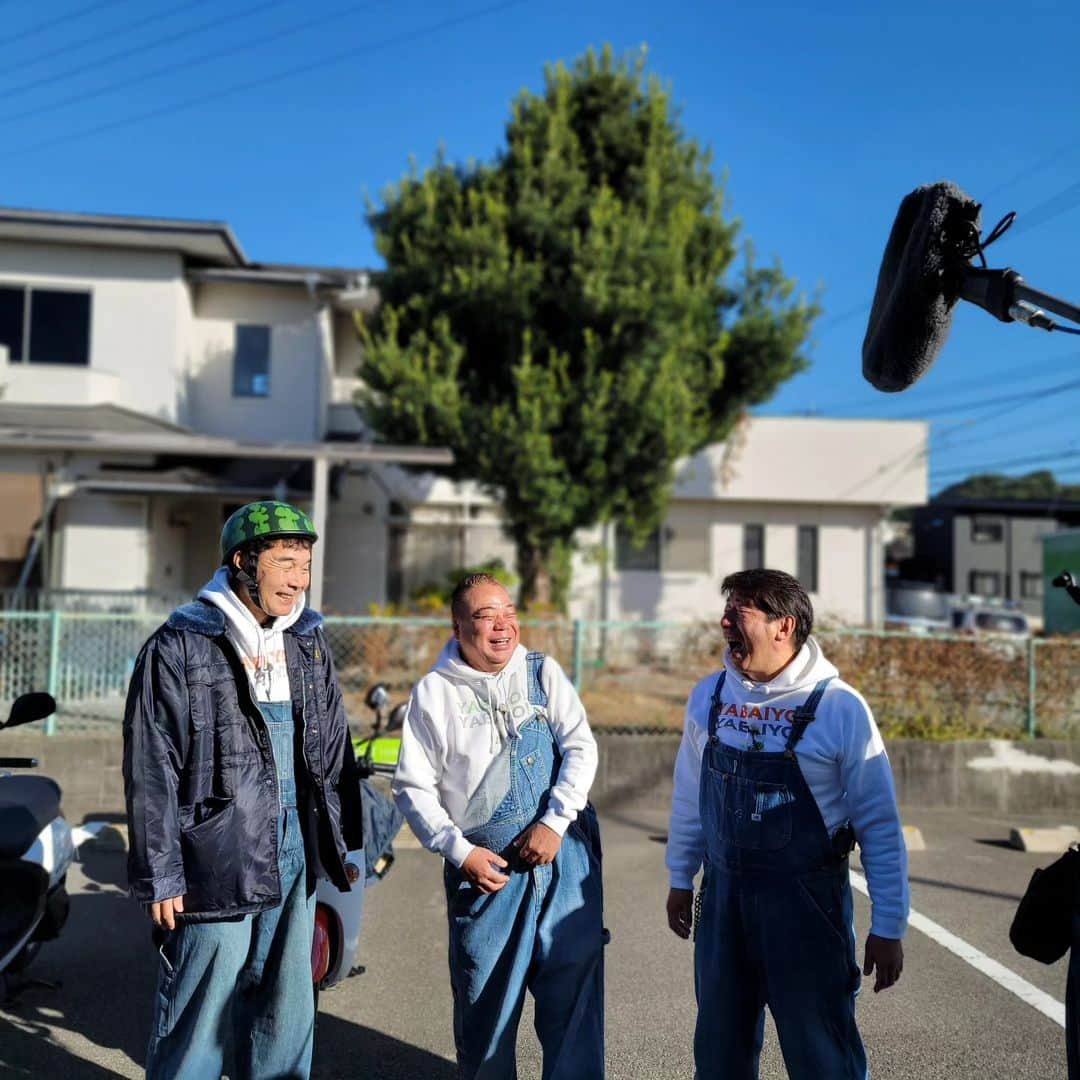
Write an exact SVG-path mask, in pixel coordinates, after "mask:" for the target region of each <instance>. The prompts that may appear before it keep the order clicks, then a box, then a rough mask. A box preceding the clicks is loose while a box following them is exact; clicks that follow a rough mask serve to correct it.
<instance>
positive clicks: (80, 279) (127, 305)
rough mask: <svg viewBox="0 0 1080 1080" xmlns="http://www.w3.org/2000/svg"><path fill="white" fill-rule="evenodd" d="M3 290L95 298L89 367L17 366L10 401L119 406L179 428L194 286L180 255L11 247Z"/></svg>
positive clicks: (10, 372)
mask: <svg viewBox="0 0 1080 1080" xmlns="http://www.w3.org/2000/svg"><path fill="white" fill-rule="evenodd" d="M0 284H3V285H30V286H31V287H33V286H35V285H36V286H39V287H42V288H53V289H71V290H78V291H88V292H89V293H90V294H91V301H90V365H89V368H83V367H78V366H70V365H66V364H11V365H9V366H8V368H7V370H6V371H5V372H4V375H3V382H4V400H5V401H7V402H18V403H23V402H48V403H49V404H53V405H84V404H98V403H103V402H111V403H113V404H117V405H124V406H127V407H128V408H131V409H136V410H138V411H139V412H144V413H149V414H150V415H152V416H156V417H159V418H162V419H165V420H171V421H175V420H176V419H177V410H178V404H179V395H178V393H177V387H178V384H179V383H180V381H181V379H182V376H183V366H184V356H183V351H182V339H181V332H180V327H179V325H178V319H179V312H180V310H181V309H182V306H183V302H184V301H183V296H184V294H186V291H187V286H186V284H185V282H184V278H183V267H182V265H181V259H180V256H179V255H176V254H172V253H169V252H160V251H130V250H120V249H112V248H90V247H76V246H68V245H62V244H35V243H21V242H17V241H7V240H5V242H4V243H3V244H0Z"/></svg>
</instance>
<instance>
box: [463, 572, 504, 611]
mask: <svg viewBox="0 0 1080 1080" xmlns="http://www.w3.org/2000/svg"><path fill="white" fill-rule="evenodd" d="M477 585H498V586H500V587H501V588H504V589H505V588H506V586H505V585H503V583H502V582H501V581H500V580H499V579H498V578H497V577H493V576H492V575H491V574H468V575H466V576H465V577H463V578H462V579H461V580H460V581H459V582H458V583H457V584H456V585H455V586H454V591H453V592H452V593H451V594H450V614H451V616H452V617H453V618H455V619H456V618H457V616H458V612H459V610H460V608H461V606H462V605H463V604H464V602H465V594H466V593H467V592H468V591H469V590H470V589H475V588H476V586H477Z"/></svg>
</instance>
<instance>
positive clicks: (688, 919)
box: [667, 889, 694, 938]
mask: <svg viewBox="0 0 1080 1080" xmlns="http://www.w3.org/2000/svg"><path fill="white" fill-rule="evenodd" d="M693 922H694V890H693V889H671V890H670V891H669V892H668V894H667V924H668V926H670V927H671V929H672V930H673V931H674V932H675V933H676V934H678V935H679V937H681V938H688V937H689V936H690V930H691V927H692V926H693Z"/></svg>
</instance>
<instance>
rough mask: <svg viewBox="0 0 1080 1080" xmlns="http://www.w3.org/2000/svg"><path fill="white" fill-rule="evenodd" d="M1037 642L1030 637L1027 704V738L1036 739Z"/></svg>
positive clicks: (1032, 636)
mask: <svg viewBox="0 0 1080 1080" xmlns="http://www.w3.org/2000/svg"><path fill="white" fill-rule="evenodd" d="M1036 644H1037V642H1036V641H1035V637H1034V635H1031V636H1029V637H1028V649H1027V653H1028V702H1027V737H1028V738H1029V739H1034V738H1035V646H1036Z"/></svg>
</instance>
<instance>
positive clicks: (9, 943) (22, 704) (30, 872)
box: [0, 692, 104, 1000]
mask: <svg viewBox="0 0 1080 1080" xmlns="http://www.w3.org/2000/svg"><path fill="white" fill-rule="evenodd" d="M55 711H56V702H55V700H54V699H53V697H52V695H51V694H46V693H41V692H38V693H33V694H23V695H22V696H21V697H19V698H16V699H15V702H14V704H12V706H11V713H10V715H9V716H8V718H7V720H6V722H5V723H3V724H0V728H3V729H7V728H13V727H18V726H20V725H22V724H29V723H33V721H35V720H43V719H44V718H45V717H46V716H50V715H52V713H54V712H55ZM37 763H38V762H37V758H14V757H0V980H2V982H3V985H4V988H5V994H4V999H5V1000H11V999H13V998H14V997H16V996H17V995H18V994H20V993H21V992H22V991H23V990H25V989H27V988H28V987H30V986H44V987H47V988H50V989H56V987H57V984H55V983H50V982H46V981H45V980H43V979H27V978H25V977H21V976H22V973H23V971H25V969H26V967H27V965H28V964H29V963H30V961H31V960H33V958H34V957H35V956H36V955H37V953H38V950H39V949H40V948H41V945H42V943H43V942H45V941H50V940H52V939H53V938H55V937H57V936H58V935H59V933H60V931H61V929H62V928H63V926H64V923H65V922H66V921H67V916H68V895H67V890H66V888H65V882H66V879H67V871H68V867H69V866H70V865H71V863H72V860H73V859H75V858H76V855H77V850H78V845H79V844H80V843H81V842H82V841H83V840H86V839H88V838H89V837H91V836H93V835H95V834H96V833H97V832H98V831H100V829H101V828H102V827H103V824H104V823H89V824H87V825H83V826H79V827H78V828H76V829H72V828H71V826H70V825H69V824H68V822H67V820H66V819H65V818H64V815H63V814H62V813H61V812H60V787H59V785H58V784H57V783H56V781H55V780H50V779H49V778H48V777H47V776H17V775H14V774H12V773H10V772H8V771H6V770H8V769H33V768H36V767H37ZM12 976H20V978H19V979H18V980H15V979H13V978H12Z"/></svg>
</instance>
